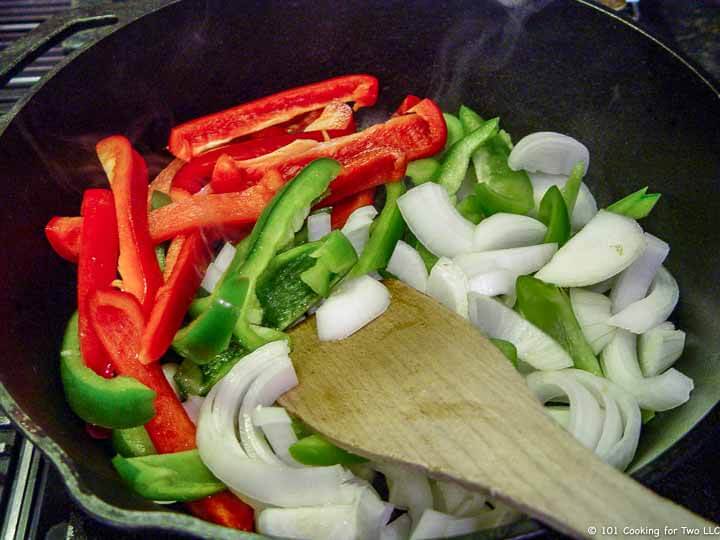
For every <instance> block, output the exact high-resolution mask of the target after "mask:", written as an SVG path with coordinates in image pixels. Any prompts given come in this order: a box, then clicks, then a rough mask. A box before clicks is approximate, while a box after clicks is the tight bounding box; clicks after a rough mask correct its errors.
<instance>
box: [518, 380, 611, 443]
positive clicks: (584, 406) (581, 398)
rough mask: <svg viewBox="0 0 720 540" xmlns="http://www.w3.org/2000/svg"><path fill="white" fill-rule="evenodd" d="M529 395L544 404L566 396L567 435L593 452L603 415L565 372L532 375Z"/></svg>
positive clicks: (589, 393) (588, 392)
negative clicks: (568, 405) (568, 418)
mask: <svg viewBox="0 0 720 540" xmlns="http://www.w3.org/2000/svg"><path fill="white" fill-rule="evenodd" d="M526 380H527V384H528V387H529V388H530V391H531V392H532V393H533V394H535V396H536V397H537V398H538V399H539V400H540V402H541V403H543V404H545V403H547V402H548V401H550V400H552V399H555V398H558V397H561V396H567V397H568V400H569V402H570V420H569V421H568V428H567V429H568V432H569V433H571V434H572V435H573V437H575V438H576V439H577V440H578V442H579V443H580V444H582V445H583V446H584V447H586V448H589V449H591V450H594V449H595V447H596V446H597V444H598V441H599V440H600V436H601V435H602V432H603V422H604V415H603V411H602V410H601V409H600V406H599V405H598V402H597V400H596V399H595V396H594V395H593V394H592V393H591V392H590V391H589V390H588V389H587V388H585V386H584V385H582V384H580V383H579V382H578V381H577V380H576V379H575V378H574V377H573V376H572V374H571V373H569V372H568V370H564V371H544V372H543V371H535V372H534V373H531V374H530V375H528V376H527V378H526Z"/></svg>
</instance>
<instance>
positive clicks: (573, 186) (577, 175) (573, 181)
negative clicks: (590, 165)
mask: <svg viewBox="0 0 720 540" xmlns="http://www.w3.org/2000/svg"><path fill="white" fill-rule="evenodd" d="M584 173H585V165H584V164H583V163H582V162H581V161H580V162H578V163H576V164H575V166H574V167H573V170H572V172H571V173H570V177H569V178H568V179H567V181H566V182H565V185H564V186H563V188H562V195H563V197H564V198H565V205H566V206H567V213H568V215H569V216H571V217H572V213H573V210H574V209H575V202H577V197H578V193H580V184H582V179H583V174H584Z"/></svg>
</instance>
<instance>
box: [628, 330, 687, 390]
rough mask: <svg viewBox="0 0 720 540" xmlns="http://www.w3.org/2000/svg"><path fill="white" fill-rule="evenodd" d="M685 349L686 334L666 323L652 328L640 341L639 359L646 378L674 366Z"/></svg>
mask: <svg viewBox="0 0 720 540" xmlns="http://www.w3.org/2000/svg"><path fill="white" fill-rule="evenodd" d="M684 348H685V332H683V331H682V330H675V325H674V324H673V323H671V322H665V323H663V324H659V325H657V326H656V327H655V328H651V329H650V330H648V331H647V332H645V333H644V334H642V335H641V336H640V338H639V339H638V358H639V360H640V367H641V368H642V372H643V374H644V375H645V376H646V377H652V376H653V375H658V374H660V373H662V372H663V371H665V370H666V369H668V368H669V367H670V366H672V365H673V364H674V363H675V361H676V360H677V359H678V358H680V355H682V352H683V349H684Z"/></svg>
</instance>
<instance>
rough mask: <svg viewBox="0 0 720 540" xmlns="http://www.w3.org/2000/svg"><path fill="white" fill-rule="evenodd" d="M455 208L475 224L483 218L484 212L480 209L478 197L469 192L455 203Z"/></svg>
mask: <svg viewBox="0 0 720 540" xmlns="http://www.w3.org/2000/svg"><path fill="white" fill-rule="evenodd" d="M456 208H457V210H458V212H460V215H461V216H462V217H464V218H465V219H467V220H468V221H471V222H472V223H474V224H475V225H477V224H478V223H480V222H481V221H482V220H483V219H485V213H484V212H483V210H482V204H481V203H480V197H478V196H477V195H475V194H470V195H468V196H467V197H465V198H464V199H463V200H462V201H460V202H459V203H458V204H457V206H456Z"/></svg>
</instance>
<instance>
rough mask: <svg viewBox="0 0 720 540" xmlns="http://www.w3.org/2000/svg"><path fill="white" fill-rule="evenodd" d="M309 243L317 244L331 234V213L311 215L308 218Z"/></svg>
mask: <svg viewBox="0 0 720 540" xmlns="http://www.w3.org/2000/svg"><path fill="white" fill-rule="evenodd" d="M307 228H308V241H310V242H315V241H316V240H320V239H321V238H324V237H326V236H327V235H328V234H330V231H331V230H332V226H331V225H330V212H318V213H316V214H310V215H309V216H308V218H307Z"/></svg>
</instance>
